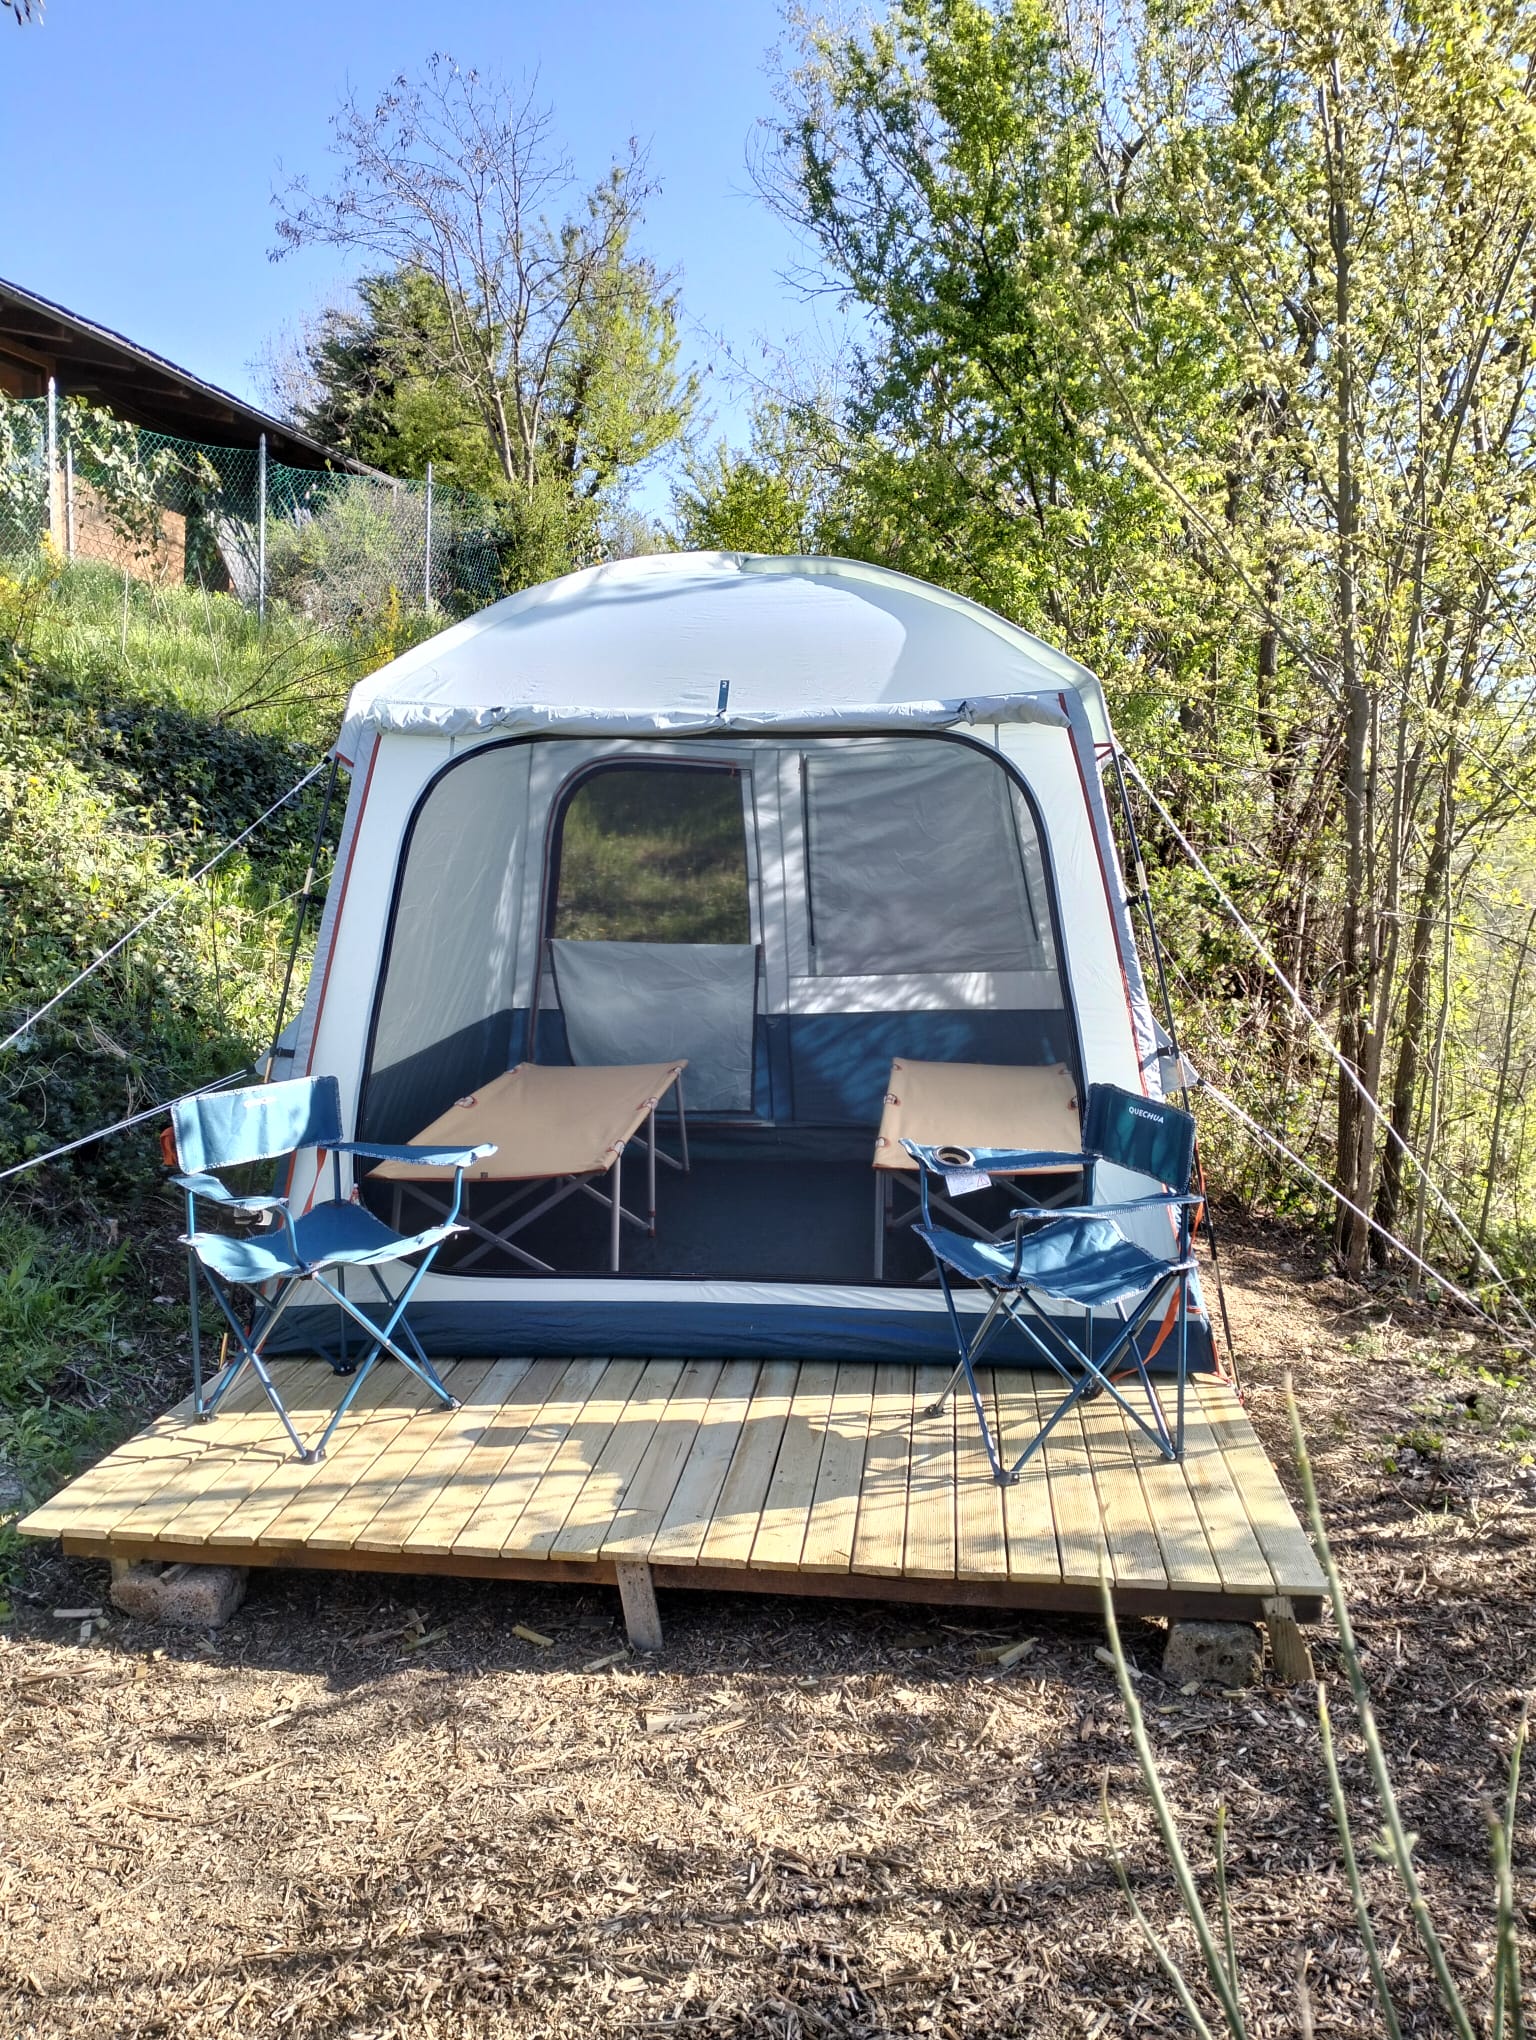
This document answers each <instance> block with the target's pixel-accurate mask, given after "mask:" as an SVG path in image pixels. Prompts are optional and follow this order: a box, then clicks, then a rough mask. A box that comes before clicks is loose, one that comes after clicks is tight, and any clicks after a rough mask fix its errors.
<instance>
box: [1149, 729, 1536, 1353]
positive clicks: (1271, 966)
mask: <svg viewBox="0 0 1536 2040" xmlns="http://www.w3.org/2000/svg"><path fill="white" fill-rule="evenodd" d="M1121 756H1122V758H1123V759H1124V761H1125V765H1126V769H1127V770H1128V771H1129V772H1130V774H1131V777H1132V778H1133V779H1134V780H1135V781H1136V784H1137V785H1138V786H1139V787H1140V788H1141V790H1142V792H1143V793H1144V794H1145V795H1146V796H1147V799H1148V800H1149V801H1151V803H1152V805H1153V806H1154V807H1155V808H1156V809H1157V812H1158V813H1159V815H1161V817H1162V819H1163V821H1164V822H1165V823H1166V825H1167V827H1168V831H1169V833H1170V834H1171V835H1172V837H1173V838H1174V841H1175V842H1176V843H1177V844H1178V846H1179V848H1180V849H1181V850H1182V851H1183V852H1184V855H1185V856H1186V857H1187V858H1188V859H1189V861H1190V863H1191V864H1192V865H1193V866H1194V868H1195V870H1196V871H1198V872H1199V874H1200V876H1201V877H1202V878H1203V879H1204V880H1205V882H1206V884H1207V885H1209V886H1210V888H1211V890H1212V891H1213V892H1214V893H1215V895H1216V897H1217V899H1218V900H1220V902H1221V904H1222V905H1223V906H1224V907H1225V908H1226V910H1227V912H1228V913H1229V914H1230V915H1231V917H1232V920H1233V922H1234V924H1235V925H1236V927H1237V928H1238V930H1239V932H1240V933H1241V934H1242V935H1244V936H1245V937H1246V938H1247V940H1248V941H1249V942H1250V943H1251V944H1252V946H1253V949H1254V951H1255V953H1256V954H1257V956H1258V957H1259V960H1260V961H1261V962H1262V963H1263V964H1264V966H1265V968H1266V969H1267V970H1268V971H1269V972H1270V973H1271V974H1272V976H1273V977H1274V978H1275V979H1276V980H1277V981H1278V983H1279V984H1280V985H1281V986H1283V988H1284V990H1285V992H1286V994H1287V996H1288V997H1289V998H1290V1000H1291V1001H1292V1003H1293V1004H1294V1006H1295V1007H1296V1010H1297V1012H1299V1013H1300V1014H1301V1016H1302V1018H1303V1019H1304V1020H1305V1021H1306V1023H1307V1025H1308V1027H1310V1028H1311V1030H1312V1032H1313V1034H1314V1035H1316V1037H1317V1039H1318V1040H1319V1041H1320V1042H1321V1043H1322V1045H1323V1047H1324V1048H1325V1049H1326V1050H1327V1052H1328V1055H1329V1057H1330V1058H1331V1060H1332V1061H1333V1062H1334V1063H1335V1064H1336V1065H1337V1067H1338V1070H1339V1073H1340V1075H1341V1076H1342V1077H1344V1078H1346V1079H1347V1080H1348V1082H1349V1083H1350V1084H1351V1085H1352V1086H1353V1088H1354V1090H1355V1091H1356V1092H1357V1093H1358V1094H1359V1097H1360V1100H1361V1102H1362V1104H1364V1106H1365V1108H1366V1110H1367V1111H1368V1112H1369V1113H1370V1114H1371V1116H1372V1118H1373V1119H1374V1120H1375V1121H1376V1123H1377V1125H1378V1126H1380V1127H1381V1128H1382V1129H1383V1130H1384V1132H1385V1133H1386V1135H1387V1137H1388V1139H1389V1140H1390V1141H1391V1142H1392V1144H1393V1145H1394V1146H1395V1147H1397V1148H1399V1149H1400V1150H1401V1151H1402V1153H1403V1154H1404V1155H1405V1156H1406V1157H1407V1159H1408V1160H1409V1161H1410V1162H1411V1163H1412V1164H1413V1166H1414V1168H1415V1169H1416V1170H1417V1171H1418V1174H1419V1177H1420V1179H1421V1181H1422V1182H1423V1184H1424V1187H1425V1189H1426V1190H1427V1191H1428V1192H1429V1194H1430V1196H1431V1197H1432V1198H1433V1199H1434V1201H1435V1203H1436V1205H1437V1206H1438V1207H1439V1209H1440V1210H1441V1211H1443V1212H1444V1213H1445V1215H1446V1216H1447V1217H1448V1218H1449V1219H1450V1220H1451V1223H1452V1224H1453V1225H1454V1226H1455V1228H1456V1230H1457V1231H1458V1232H1459V1233H1460V1234H1461V1235H1462V1237H1463V1238H1464V1239H1465V1240H1466V1241H1467V1243H1468V1245H1469V1246H1470V1247H1471V1248H1472V1250H1473V1252H1474V1253H1475V1254H1476V1256H1477V1258H1478V1260H1479V1261H1480V1262H1481V1263H1482V1265H1483V1267H1485V1268H1486V1269H1487V1270H1488V1272H1489V1274H1490V1275H1492V1276H1494V1278H1495V1279H1496V1281H1497V1283H1498V1286H1499V1287H1500V1288H1501V1289H1502V1290H1504V1291H1505V1292H1506V1294H1507V1295H1509V1296H1510V1297H1511V1299H1512V1300H1513V1302H1514V1305H1515V1308H1516V1309H1517V1310H1518V1311H1519V1313H1520V1315H1521V1317H1523V1318H1524V1319H1525V1322H1526V1324H1527V1326H1528V1327H1529V1328H1530V1329H1531V1331H1532V1332H1536V1317H1533V1316H1532V1314H1531V1312H1530V1311H1529V1310H1528V1309H1527V1308H1526V1306H1525V1304H1524V1303H1523V1302H1522V1301H1521V1299H1520V1297H1519V1295H1518V1294H1517V1293H1516V1292H1515V1290H1514V1288H1513V1286H1512V1285H1511V1283H1510V1280H1509V1277H1508V1276H1507V1275H1506V1274H1505V1273H1504V1271H1503V1269H1502V1268H1500V1266H1499V1265H1498V1263H1497V1262H1496V1261H1495V1260H1494V1258H1493V1256H1492V1255H1491V1254H1490V1253H1489V1252H1488V1250H1487V1248H1486V1247H1484V1246H1483V1245H1482V1244H1481V1242H1480V1241H1479V1240H1478V1238H1477V1236H1476V1235H1475V1234H1474V1233H1473V1231H1472V1229H1471V1227H1470V1226H1469V1225H1468V1224H1467V1222H1466V1220H1465V1219H1464V1218H1463V1217H1462V1216H1461V1213H1460V1212H1459V1211H1457V1209H1456V1207H1455V1206H1454V1205H1453V1204H1452V1203H1451V1201H1450V1199H1449V1198H1448V1197H1447V1196H1446V1194H1445V1192H1444V1191H1443V1190H1442V1189H1441V1188H1440V1186H1439V1184H1438V1183H1437V1182H1436V1181H1435V1179H1434V1177H1433V1176H1432V1175H1431V1174H1430V1173H1429V1170H1428V1168H1427V1167H1426V1166H1425V1164H1424V1163H1423V1162H1422V1161H1421V1160H1420V1158H1419V1156H1418V1155H1417V1153H1415V1151H1414V1149H1413V1148H1412V1147H1410V1146H1409V1144H1408V1142H1407V1141H1406V1140H1404V1138H1403V1136H1402V1135H1401V1134H1400V1133H1399V1132H1398V1130H1397V1128H1396V1127H1395V1126H1394V1125H1393V1124H1392V1122H1391V1120H1390V1119H1389V1118H1388V1117H1387V1115H1386V1114H1385V1113H1384V1112H1383V1111H1382V1109H1381V1106H1380V1105H1379V1104H1378V1103H1377V1101H1376V1098H1375V1097H1374V1095H1373V1094H1372V1092H1371V1089H1370V1087H1369V1085H1367V1084H1366V1083H1364V1082H1363V1081H1362V1079H1361V1077H1360V1076H1359V1074H1358V1072H1357V1071H1355V1070H1354V1069H1353V1068H1352V1067H1351V1066H1350V1063H1349V1061H1348V1059H1347V1057H1346V1056H1345V1055H1344V1052H1343V1050H1342V1049H1341V1048H1340V1047H1339V1045H1338V1043H1337V1042H1336V1041H1335V1040H1334V1039H1333V1037H1332V1035H1331V1034H1330V1033H1329V1032H1328V1030H1327V1028H1326V1027H1324V1025H1323V1023H1322V1021H1321V1020H1319V1019H1318V1017H1317V1015H1316V1014H1315V1013H1314V1012H1313V1011H1312V1008H1311V1007H1310V1006H1309V1005H1308V1004H1307V1002H1306V1000H1305V999H1304V998H1303V997H1302V995H1301V993H1300V992H1299V991H1298V990H1297V989H1296V987H1295V985H1293V984H1292V982H1291V980H1290V979H1289V978H1288V977H1287V976H1286V974H1285V972H1284V971H1283V970H1282V969H1281V967H1280V965H1279V963H1278V962H1277V960H1276V959H1275V957H1274V955H1273V954H1272V953H1271V951H1270V949H1269V948H1268V946H1267V944H1266V943H1265V941H1264V938H1263V937H1262V936H1261V935H1260V934H1259V932H1258V930H1257V929H1256V928H1254V927H1253V926H1252V925H1251V923H1250V922H1249V921H1248V920H1247V919H1246V918H1245V917H1244V914H1243V912H1242V909H1241V908H1240V907H1239V906H1238V904H1237V902H1236V901H1235V900H1234V899H1233V898H1232V895H1231V894H1230V893H1229V892H1228V891H1227V890H1226V888H1225V886H1223V884H1222V883H1221V880H1220V879H1219V878H1218V877H1217V876H1216V874H1215V873H1214V872H1213V871H1212V870H1211V868H1210V866H1209V865H1208V864H1207V863H1206V862H1205V859H1204V858H1203V857H1202V856H1201V855H1200V853H1199V851H1198V850H1197V849H1196V848H1195V846H1194V844H1193V843H1191V842H1190V840H1189V838H1188V837H1187V836H1186V835H1185V834H1184V831H1183V830H1182V829H1181V828H1180V827H1179V825H1178V823H1177V822H1176V821H1175V820H1174V818H1173V816H1172V815H1171V814H1170V813H1169V812H1168V809H1167V808H1166V807H1165V806H1164V804H1163V802H1162V801H1161V800H1159V799H1158V797H1157V795H1156V794H1155V793H1154V792H1153V790H1152V788H1151V787H1150V786H1149V785H1148V784H1147V782H1146V780H1145V779H1144V778H1143V776H1142V774H1141V773H1140V772H1139V771H1138V770H1137V767H1136V761H1135V759H1134V758H1132V757H1131V756H1130V755H1129V753H1127V752H1122V753H1121ZM1206 1088H1207V1089H1209V1090H1211V1092H1212V1096H1215V1095H1217V1094H1216V1093H1215V1091H1214V1089H1213V1088H1212V1087H1211V1086H1209V1085H1207V1086H1206ZM1319 1180H1321V1179H1319ZM1327 1188H1328V1189H1329V1191H1330V1193H1331V1194H1332V1195H1333V1196H1335V1197H1337V1198H1338V1199H1339V1200H1340V1201H1341V1202H1342V1203H1345V1204H1349V1200H1348V1198H1346V1197H1345V1196H1344V1194H1343V1192H1342V1191H1340V1190H1336V1189H1334V1187H1333V1185H1332V1184H1329V1185H1327ZM1349 1209H1350V1210H1351V1211H1355V1210H1356V1207H1355V1206H1354V1205H1353V1204H1349ZM1357 1215H1358V1216H1363V1214H1360V1213H1357ZM1376 1230H1377V1231H1378V1232H1382V1231H1383V1230H1384V1229H1383V1228H1382V1227H1381V1226H1377V1227H1376ZM1386 1237H1387V1238H1389V1239H1390V1238H1391V1235H1390V1234H1386ZM1395 1244H1398V1245H1401V1242H1395ZM1404 1251H1405V1252H1406V1251H1407V1249H1406V1248H1405V1249H1404ZM1409 1258H1410V1259H1412V1258H1413V1256H1412V1255H1410V1256H1409ZM1435 1279H1436V1280H1437V1281H1439V1280H1441V1279H1442V1278H1441V1277H1439V1276H1437V1277H1436V1278H1435Z"/></svg>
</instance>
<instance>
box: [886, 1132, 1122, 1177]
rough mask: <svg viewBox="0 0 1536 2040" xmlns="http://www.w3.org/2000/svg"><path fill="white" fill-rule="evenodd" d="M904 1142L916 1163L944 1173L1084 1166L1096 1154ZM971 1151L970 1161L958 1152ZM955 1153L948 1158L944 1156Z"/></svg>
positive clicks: (934, 1172)
mask: <svg viewBox="0 0 1536 2040" xmlns="http://www.w3.org/2000/svg"><path fill="white" fill-rule="evenodd" d="M902 1146H903V1147H904V1148H905V1149H906V1151H907V1153H908V1154H909V1155H910V1156H911V1157H912V1159H913V1161H914V1162H916V1163H917V1165H918V1167H919V1168H921V1169H925V1170H927V1172H928V1173H929V1174H930V1175H933V1176H942V1175H945V1174H947V1173H948V1172H949V1171H950V1170H953V1169H975V1170H976V1171H977V1173H978V1174H979V1175H983V1176H986V1175H999V1176H1002V1175H1012V1174H1014V1173H1016V1172H1022V1171H1024V1170H1026V1169H1082V1168H1086V1167H1087V1166H1088V1164H1089V1163H1090V1162H1092V1161H1093V1159H1094V1157H1093V1156H1092V1155H1089V1154H1084V1153H1083V1152H1082V1151H1081V1150H1079V1151H1077V1152H1076V1153H1073V1154H1064V1153H1060V1152H1058V1151H1057V1150H1056V1149H1054V1148H963V1149H962V1148H948V1147H919V1145H918V1144H917V1142H916V1141H913V1140H904V1141H903V1142H902ZM962 1154H966V1155H969V1156H970V1157H971V1159H970V1160H969V1161H961V1160H960V1159H959V1156H960V1155H962ZM945 1156H950V1157H953V1159H951V1160H947V1161H946V1160H945V1159H943V1157H945Z"/></svg>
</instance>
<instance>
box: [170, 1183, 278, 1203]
mask: <svg viewBox="0 0 1536 2040" xmlns="http://www.w3.org/2000/svg"><path fill="white" fill-rule="evenodd" d="M171 1181H172V1182H173V1183H174V1184H175V1186H176V1188H177V1189H178V1190H185V1191H186V1192H187V1194H188V1195H189V1196H191V1197H206V1198H207V1199H208V1201H209V1203H210V1204H222V1205H223V1206H224V1207H225V1208H226V1210H229V1211H281V1210H282V1209H283V1207H284V1203H285V1200H284V1199H283V1198H281V1197H241V1196H238V1195H237V1194H236V1193H235V1192H234V1191H233V1190H231V1189H230V1188H229V1186H228V1184H227V1183H221V1182H220V1181H219V1179H218V1177H217V1176H172V1178H171Z"/></svg>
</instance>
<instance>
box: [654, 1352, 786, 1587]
mask: <svg viewBox="0 0 1536 2040" xmlns="http://www.w3.org/2000/svg"><path fill="white" fill-rule="evenodd" d="M759 1364H760V1363H759V1362H758V1361H756V1360H727V1361H726V1362H725V1364H724V1366H723V1367H722V1368H721V1370H720V1377H719V1379H718V1381H717V1382H716V1383H715V1388H714V1393H713V1394H712V1395H711V1396H710V1398H709V1402H708V1404H707V1406H706V1408H705V1410H704V1413H703V1415H702V1417H701V1418H700V1420H699V1429H698V1435H697V1437H696V1438H695V1439H694V1442H693V1444H692V1446H691V1447H690V1448H689V1452H688V1457H687V1460H686V1462H685V1463H684V1466H683V1470H682V1472H681V1474H680V1475H679V1477H678V1482H677V1486H676V1488H675V1489H674V1490H673V1493H672V1499H671V1501H670V1502H668V1504H667V1510H666V1514H665V1515H664V1516H663V1517H662V1519H661V1525H660V1527H659V1529H658V1530H657V1532H656V1535H655V1537H654V1538H652V1540H651V1546H650V1550H649V1552H648V1553H647V1554H646V1555H647V1556H648V1557H649V1559H650V1561H651V1563H652V1564H653V1565H697V1564H698V1561H699V1552H700V1550H701V1549H702V1547H703V1543H704V1539H705V1538H706V1537H707V1536H708V1534H709V1526H710V1524H711V1522H712V1521H713V1519H714V1513H715V1505H716V1503H717V1502H718V1500H719V1498H720V1490H721V1488H722V1487H723V1486H724V1485H725V1477H726V1474H727V1473H728V1472H729V1470H730V1465H731V1459H732V1455H733V1454H734V1453H735V1450H736V1443H737V1440H738V1439H739V1438H740V1436H741V1431H742V1426H743V1425H744V1424H745V1423H746V1421H747V1412H748V1410H749V1409H750V1407H751V1404H752V1393H753V1390H754V1388H755V1387H756V1385H757V1377H758V1368H759Z"/></svg>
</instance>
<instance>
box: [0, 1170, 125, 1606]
mask: <svg viewBox="0 0 1536 2040" xmlns="http://www.w3.org/2000/svg"><path fill="white" fill-rule="evenodd" d="M150 1287H151V1285H150V1284H148V1283H147V1282H146V1281H145V1270H144V1269H143V1267H142V1266H141V1265H139V1264H138V1263H137V1261H136V1259H135V1257H134V1256H133V1255H132V1254H131V1253H130V1251H129V1248H128V1246H127V1244H126V1243H125V1242H119V1243H118V1244H117V1245H115V1246H111V1247H105V1248H103V1247H101V1246H100V1245H99V1244H98V1245H94V1246H93V1245H92V1243H91V1241H90V1238H89V1236H88V1232H87V1229H86V1228H85V1227H83V1226H73V1227H62V1228H61V1227H57V1226H49V1225H45V1224H42V1223H40V1222H39V1221H38V1220H37V1219H35V1218H28V1217H26V1216H25V1215H24V1214H23V1213H22V1212H21V1211H20V1210H18V1209H17V1208H16V1207H15V1205H14V1204H13V1205H12V1206H10V1207H5V1206H0V1591H4V1589H5V1588H6V1586H7V1584H8V1579H9V1575H10V1573H11V1572H12V1570H13V1569H14V1567H15V1565H16V1563H17V1561H18V1559H19V1541H18V1540H17V1539H16V1537H15V1535H14V1532H13V1531H12V1529H11V1527H10V1526H11V1523H12V1522H13V1520H14V1518H15V1517H16V1516H17V1515H20V1514H21V1513H22V1512H23V1511H24V1510H25V1509H26V1508H28V1507H30V1506H32V1505H33V1504H34V1503H36V1502H39V1501H42V1500H43V1499H44V1498H45V1497H46V1496H48V1495H49V1494H51V1493H52V1492H53V1491H54V1489H55V1488H57V1487H58V1486H60V1485H61V1483H62V1482H63V1481H65V1480H67V1479H68V1478H69V1476H70V1475H71V1474H72V1473H73V1472H74V1471H75V1470H76V1469H77V1467H78V1466H79V1465H80V1464H81V1462H82V1461H83V1460H84V1459H86V1458H88V1457H94V1456H95V1455H97V1454H99V1453H101V1452H103V1451H105V1450H107V1449H108V1448H109V1447H110V1446H112V1445H114V1444H116V1443H117V1442H118V1440H119V1439H121V1438H122V1437H123V1436H125V1435H126V1433H127V1432H128V1431H129V1430H130V1429H131V1428H132V1427H133V1424H134V1423H135V1422H136V1421H137V1414H138V1408H139V1404H140V1401H141V1396H140V1395H138V1394H136V1393H134V1390H135V1389H136V1388H139V1387H140V1386H141V1385H142V1384H143V1383H144V1382H145V1380H146V1377H147V1376H150V1375H152V1374H153V1373H154V1371H155V1369H154V1365H153V1362H152V1360H151V1359H150V1357H149V1355H150V1354H151V1352H152V1351H153V1348H154V1344H155V1334H156V1331H157V1330H159V1329H161V1328H160V1327H156V1326H154V1325H153V1323H152V1319H151V1312H152V1305H151V1303H150V1299H149V1294H148V1291H149V1289H150Z"/></svg>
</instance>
